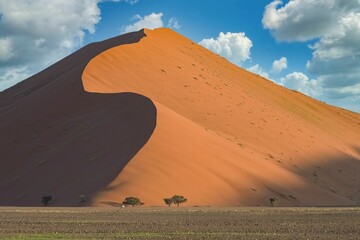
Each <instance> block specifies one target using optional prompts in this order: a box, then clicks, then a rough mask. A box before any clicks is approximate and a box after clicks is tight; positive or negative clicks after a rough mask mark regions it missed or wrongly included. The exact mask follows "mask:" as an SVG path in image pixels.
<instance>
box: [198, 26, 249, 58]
mask: <svg viewBox="0 0 360 240" xmlns="http://www.w3.org/2000/svg"><path fill="white" fill-rule="evenodd" d="M199 44H200V45H202V46H203V47H206V48H207V49H209V50H211V51H213V52H214V53H217V54H219V55H220V56H223V57H225V58H227V59H228V60H229V61H231V62H233V63H236V64H241V63H242V62H245V61H246V60H248V59H250V54H251V52H250V49H251V47H252V46H253V44H252V42H251V40H250V39H249V38H248V37H247V36H246V35H245V33H243V32H240V33H231V32H228V33H223V32H221V33H220V34H219V36H218V37H217V38H216V39H214V38H209V39H203V40H201V41H200V42H199Z"/></svg>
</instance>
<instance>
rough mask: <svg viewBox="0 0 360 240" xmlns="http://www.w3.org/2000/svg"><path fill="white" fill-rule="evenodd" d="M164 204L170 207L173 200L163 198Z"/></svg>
mask: <svg viewBox="0 0 360 240" xmlns="http://www.w3.org/2000/svg"><path fill="white" fill-rule="evenodd" d="M164 202H165V204H166V205H168V206H169V207H170V206H171V204H173V203H174V200H173V199H172V198H164Z"/></svg>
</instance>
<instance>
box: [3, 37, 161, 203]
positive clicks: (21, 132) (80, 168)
mask: <svg viewBox="0 0 360 240" xmlns="http://www.w3.org/2000/svg"><path fill="white" fill-rule="evenodd" d="M143 36H144V33H143V32H142V31H140V32H138V33H132V34H128V35H125V36H122V37H119V38H115V39H110V40H108V41H106V42H103V43H101V44H99V43H97V44H93V45H90V46H88V47H86V48H84V49H82V50H80V51H79V52H77V53H75V54H73V55H71V56H69V57H68V58H66V59H64V60H62V61H60V62H59V63H57V64H55V65H54V66H51V67H50V68H49V69H47V70H45V71H43V72H41V73H39V74H38V75H35V76H34V77H32V78H31V79H29V80H27V81H24V82H22V83H20V84H18V85H17V86H15V87H13V88H11V89H8V90H6V91H5V92H3V93H1V95H0V100H1V101H0V105H1V109H0V131H1V138H0V155H1V167H0V193H1V194H0V196H1V197H0V205H3V206H4V205H11V206H14V205H19V206H37V205H41V197H42V196H44V195H52V197H53V200H52V202H51V205H53V206H77V205H78V204H79V201H80V195H82V194H84V195H86V196H87V198H88V200H89V201H88V202H86V203H85V204H91V199H92V197H93V195H94V194H96V193H97V192H99V191H101V190H103V189H104V188H105V187H106V186H107V185H109V184H110V183H111V182H112V181H113V180H114V179H115V178H116V177H117V176H118V175H119V173H120V172H121V170H122V169H123V168H124V166H125V165H126V164H127V163H128V162H129V161H130V160H131V159H132V158H133V157H134V156H135V154H136V153H137V152H138V151H139V150H140V149H141V148H142V147H143V146H144V144H145V143H146V142H147V141H148V139H149V138H150V136H151V134H152V132H153V130H154V128H155V125H156V108H155V106H154V104H153V103H152V101H151V100H150V99H148V98H147V97H144V96H142V95H139V94H135V93H119V94H97V93H87V92H84V90H83V86H82V81H81V74H82V72H83V69H84V67H85V66H86V64H87V62H88V61H89V60H90V59H91V58H92V57H94V56H96V55H97V54H98V53H99V52H101V50H104V48H105V49H108V48H110V47H112V46H118V45H121V44H128V43H134V42H137V41H139V40H140V39H141V37H143ZM96 45H98V46H96Z"/></svg>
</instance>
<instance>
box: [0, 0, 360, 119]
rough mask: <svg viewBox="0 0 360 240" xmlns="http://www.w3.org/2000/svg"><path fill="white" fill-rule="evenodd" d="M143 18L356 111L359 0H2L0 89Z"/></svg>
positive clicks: (359, 99)
mask: <svg viewBox="0 0 360 240" xmlns="http://www.w3.org/2000/svg"><path fill="white" fill-rule="evenodd" d="M169 23H171V24H169ZM140 27H148V28H155V27H171V28H173V29H174V30H175V31H177V32H179V33H180V34H182V35H184V36H186V37H188V38H190V39H192V40H193V41H195V42H198V43H200V44H201V45H203V46H204V47H207V48H209V49H210V50H212V51H214V52H216V53H218V54H219V55H222V56H224V57H226V58H228V59H229V60H230V61H232V62H234V63H235V64H237V65H239V66H241V67H243V68H245V69H248V70H250V71H253V72H255V73H258V74H260V75H263V76H265V77H266V78H268V79H270V80H272V81H274V82H276V83H278V84H280V85H283V86H285V87H288V88H291V89H295V90H298V91H301V92H303V93H305V94H307V95H309V96H311V97H314V98H317V99H320V100H322V101H325V102H328V103H330V104H334V105H338V106H341V107H343V108H348V109H351V110H353V111H357V112H360V44H358V43H359V42H360V1H359V0H347V1H343V0H317V1H313V0H287V1H279V0H223V1H218V0H207V1H205V0H77V1H63V0H52V1H47V0H17V1H7V0H0V90H3V89H6V88H8V87H10V86H12V85H13V84H15V83H17V82H19V81H21V80H23V79H25V78H27V77H28V76H30V75H32V74H34V73H36V72H38V71H40V70H42V69H43V68H45V67H46V66H49V65H50V64H52V63H54V62H56V61H58V60H60V59H61V58H63V57H64V56H66V55H68V54H71V53H72V52H74V51H76V50H77V49H79V48H81V47H83V46H84V45H86V44H88V43H90V42H93V41H101V40H104V39H107V38H110V37H114V36H117V35H120V34H122V33H124V32H126V31H133V30H137V29H138V28H140ZM220 33H223V34H222V35H221V34H220Z"/></svg>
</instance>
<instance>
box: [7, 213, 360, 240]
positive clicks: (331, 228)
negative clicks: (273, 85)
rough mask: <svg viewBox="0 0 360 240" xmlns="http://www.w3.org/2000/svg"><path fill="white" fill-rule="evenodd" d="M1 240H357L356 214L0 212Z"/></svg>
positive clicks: (359, 222) (358, 222)
mask: <svg viewBox="0 0 360 240" xmlns="http://www.w3.org/2000/svg"><path fill="white" fill-rule="evenodd" d="M0 238H1V239H360V208H260V207H259V208H210V207H209V208H185V207H184V208H182V207H180V208H177V207H171V208H160V207H159V208H158V207H149V208H146V207H134V208H132V207H130V208H50V207H48V208H0Z"/></svg>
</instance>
